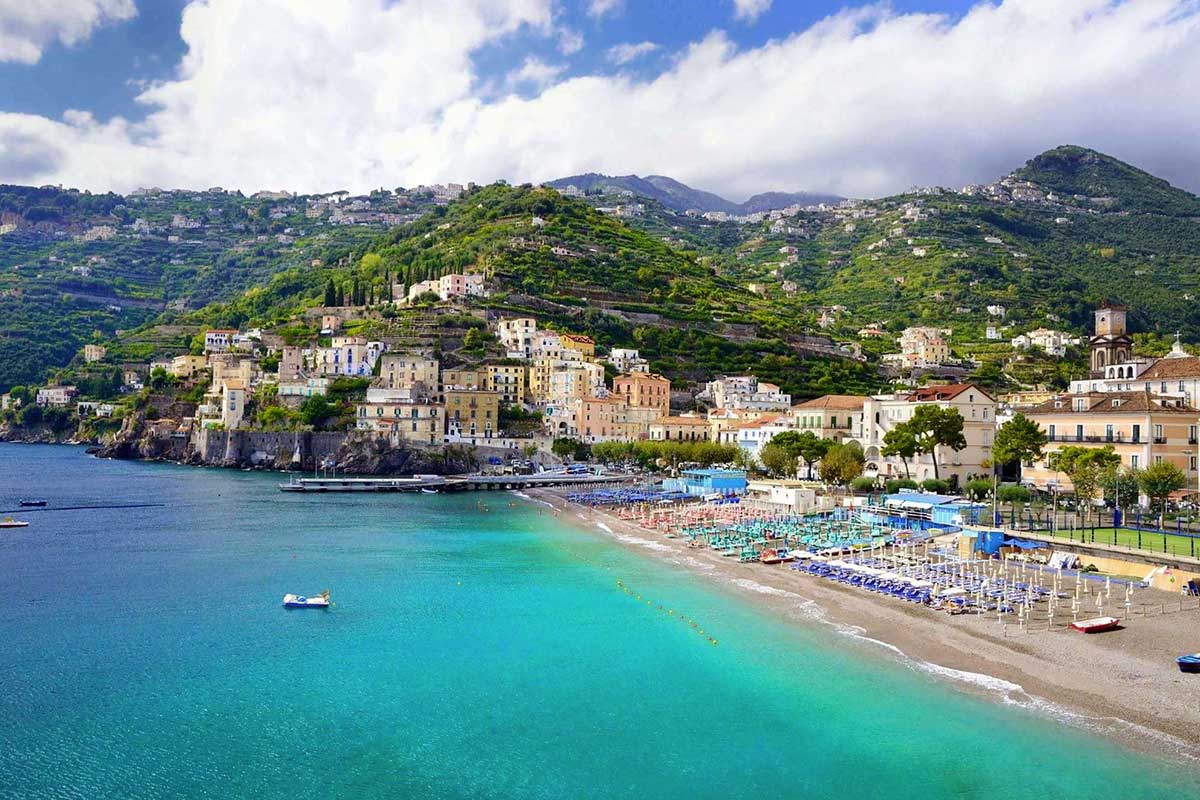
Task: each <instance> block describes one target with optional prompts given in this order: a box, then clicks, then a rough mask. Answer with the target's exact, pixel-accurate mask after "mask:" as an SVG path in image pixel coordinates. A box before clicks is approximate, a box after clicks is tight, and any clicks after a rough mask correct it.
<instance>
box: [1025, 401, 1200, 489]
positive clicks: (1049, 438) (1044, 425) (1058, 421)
mask: <svg viewBox="0 0 1200 800" xmlns="http://www.w3.org/2000/svg"><path fill="white" fill-rule="evenodd" d="M1025 416H1027V417H1028V418H1029V419H1031V420H1033V421H1034V422H1036V423H1037V424H1038V426H1039V427H1041V429H1042V431H1043V432H1044V433H1045V434H1046V447H1045V450H1044V457H1043V458H1042V459H1041V460H1040V461H1039V462H1037V463H1035V464H1032V465H1026V466H1024V467H1023V468H1022V470H1021V477H1022V479H1023V480H1026V481H1030V482H1032V483H1033V484H1034V485H1036V486H1038V487H1039V488H1047V487H1051V486H1058V487H1059V488H1069V487H1070V485H1071V481H1070V480H1069V479H1068V478H1067V476H1066V475H1064V474H1063V473H1061V472H1057V471H1055V469H1054V467H1053V466H1052V464H1053V454H1054V453H1055V452H1057V451H1058V450H1061V449H1062V448H1064V447H1072V446H1073V447H1095V448H1101V447H1112V448H1113V450H1114V451H1116V453H1117V455H1119V456H1120V457H1121V464H1122V466H1124V467H1128V468H1132V469H1139V468H1142V467H1146V466H1149V465H1150V464H1154V463H1156V462H1158V461H1169V462H1171V463H1172V464H1174V465H1175V466H1177V467H1179V468H1180V469H1181V470H1183V473H1184V474H1185V475H1187V477H1188V486H1189V487H1192V488H1195V486H1196V479H1197V472H1196V456H1197V450H1196V448H1197V438H1196V433H1197V423H1198V422H1200V411H1197V410H1196V409H1195V408H1193V407H1192V406H1189V405H1187V404H1186V403H1185V402H1184V401H1183V399H1182V398H1171V397H1155V396H1154V395H1151V394H1148V393H1146V392H1087V393H1083V394H1064V395H1060V396H1058V397H1054V398H1051V399H1050V400H1047V401H1046V402H1044V403H1042V404H1041V405H1038V406H1035V407H1034V408H1032V409H1030V410H1029V411H1026V412H1025Z"/></svg>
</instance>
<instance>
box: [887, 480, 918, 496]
mask: <svg viewBox="0 0 1200 800" xmlns="http://www.w3.org/2000/svg"><path fill="white" fill-rule="evenodd" d="M916 488H918V484H917V482H916V481H914V480H913V479H912V478H897V479H896V480H892V481H888V482H887V483H886V484H884V489H885V490H886V491H887V493H888V494H895V493H896V492H902V491H904V490H906V489H916Z"/></svg>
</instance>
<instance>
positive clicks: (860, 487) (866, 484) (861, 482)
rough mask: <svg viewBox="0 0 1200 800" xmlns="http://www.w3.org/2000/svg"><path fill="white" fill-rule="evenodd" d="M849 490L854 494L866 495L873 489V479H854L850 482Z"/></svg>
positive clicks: (865, 477) (864, 477)
mask: <svg viewBox="0 0 1200 800" xmlns="http://www.w3.org/2000/svg"><path fill="white" fill-rule="evenodd" d="M850 488H851V489H852V490H853V491H855V492H861V493H863V494H866V493H868V492H870V491H872V490H874V488H875V479H874V478H868V477H867V476H866V475H862V476H860V477H857V478H855V479H854V480H852V481H850Z"/></svg>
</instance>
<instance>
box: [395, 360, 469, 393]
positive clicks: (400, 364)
mask: <svg viewBox="0 0 1200 800" xmlns="http://www.w3.org/2000/svg"><path fill="white" fill-rule="evenodd" d="M379 377H380V379H381V381H380V382H381V383H382V384H383V386H384V387H385V388H387V389H392V390H407V391H410V392H412V393H413V395H414V396H424V397H427V398H430V399H436V397H437V393H438V390H439V389H440V388H441V384H442V380H441V365H440V363H439V362H438V360H437V359H436V358H432V357H430V356H423V355H416V354H413V353H387V354H385V355H384V356H382V358H381V359H380V365H379ZM472 385H478V384H477V383H475V384H472Z"/></svg>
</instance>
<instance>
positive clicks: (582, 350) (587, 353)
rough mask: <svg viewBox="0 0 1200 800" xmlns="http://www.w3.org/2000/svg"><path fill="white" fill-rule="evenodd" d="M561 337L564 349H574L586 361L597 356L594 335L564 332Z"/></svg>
mask: <svg viewBox="0 0 1200 800" xmlns="http://www.w3.org/2000/svg"><path fill="white" fill-rule="evenodd" d="M560 337H561V338H562V349H563V350H574V351H575V352H577V353H579V355H580V357H581V358H582V359H583V360H584V361H592V360H594V359H595V358H596V343H595V342H594V341H592V337H590V336H584V335H583V334H580V333H563V334H560ZM564 357H565V356H564Z"/></svg>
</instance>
